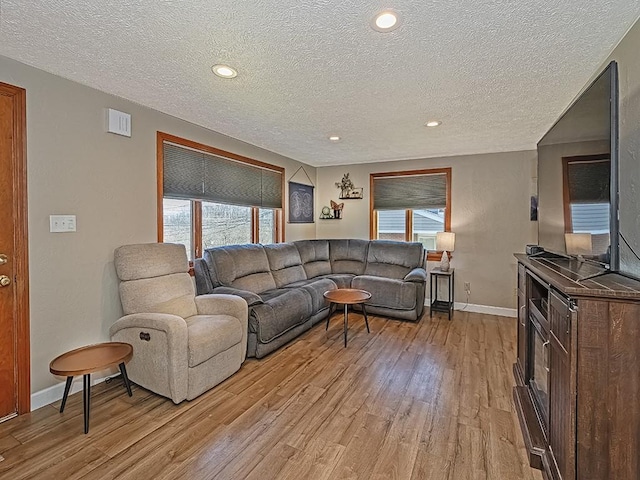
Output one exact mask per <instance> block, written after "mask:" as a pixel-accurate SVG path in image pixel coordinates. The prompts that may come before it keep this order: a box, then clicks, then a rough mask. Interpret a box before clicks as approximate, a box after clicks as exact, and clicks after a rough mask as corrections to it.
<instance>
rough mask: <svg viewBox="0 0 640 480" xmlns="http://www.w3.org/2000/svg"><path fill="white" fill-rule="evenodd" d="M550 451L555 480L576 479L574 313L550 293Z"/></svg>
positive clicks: (556, 296)
mask: <svg viewBox="0 0 640 480" xmlns="http://www.w3.org/2000/svg"><path fill="white" fill-rule="evenodd" d="M549 317H550V319H549V320H550V322H549V323H550V325H551V329H550V333H549V344H548V349H549V351H548V355H549V449H550V453H551V457H552V458H551V462H550V463H551V469H552V470H553V471H554V475H553V478H559V479H562V480H574V479H575V475H576V474H575V448H576V443H575V430H576V427H575V425H576V423H575V422H576V420H575V419H576V376H575V352H574V349H573V348H572V345H573V344H575V342H574V341H572V339H574V338H575V332H574V331H572V330H574V329H575V323H576V322H575V312H573V311H572V310H571V309H570V307H569V301H568V299H566V298H564V297H560V296H559V295H557V294H555V293H554V292H551V294H550V302H549Z"/></svg>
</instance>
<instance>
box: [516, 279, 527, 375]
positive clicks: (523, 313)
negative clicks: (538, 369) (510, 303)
mask: <svg viewBox="0 0 640 480" xmlns="http://www.w3.org/2000/svg"><path fill="white" fill-rule="evenodd" d="M527 330H528V329H527V297H526V296H525V294H524V292H520V291H518V369H519V370H520V376H521V378H522V381H523V382H526V379H527V378H528V373H527V345H528V343H527V342H528V340H529V339H528V335H527V333H528V331H527Z"/></svg>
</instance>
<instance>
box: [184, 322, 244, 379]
mask: <svg viewBox="0 0 640 480" xmlns="http://www.w3.org/2000/svg"><path fill="white" fill-rule="evenodd" d="M185 321H186V322H187V332H188V340H187V343H188V348H189V367H195V366H197V365H200V364H201V363H202V362H206V361H207V360H209V359H210V358H212V357H214V356H216V355H218V354H219V353H222V352H224V351H225V350H228V349H229V348H231V347H233V346H234V345H237V344H238V343H240V342H241V341H242V327H241V325H240V322H239V321H238V319H237V318H235V317H232V316H230V315H193V316H191V317H189V318H186V319H185Z"/></svg>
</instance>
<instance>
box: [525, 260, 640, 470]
mask: <svg viewBox="0 0 640 480" xmlns="http://www.w3.org/2000/svg"><path fill="white" fill-rule="evenodd" d="M516 258H517V259H518V355H517V360H516V363H515V364H514V366H513V371H514V376H515V380H516V387H514V399H515V404H516V410H517V413H518V417H519V419H520V425H521V427H522V433H523V437H524V440H525V444H526V446H527V449H528V451H529V459H530V463H531V466H533V467H535V468H539V469H541V470H543V472H544V475H545V478H547V479H562V480H575V479H580V480H583V479H602V480H605V479H616V480H623V479H625V480H626V479H629V480H631V479H634V480H636V479H639V478H640V454H639V453H638V452H640V282H639V281H636V280H633V279H630V278H627V277H625V276H622V275H620V274H616V273H608V272H606V271H604V270H603V271H602V272H597V271H595V272H594V273H593V274H594V275H596V276H595V277H593V278H590V279H586V280H580V278H585V277H588V276H591V272H589V271H588V268H595V267H590V266H588V265H586V266H585V265H583V264H582V263H580V264H579V265H576V264H577V261H573V262H569V261H568V260H566V259H545V258H529V257H527V256H526V255H521V254H516Z"/></svg>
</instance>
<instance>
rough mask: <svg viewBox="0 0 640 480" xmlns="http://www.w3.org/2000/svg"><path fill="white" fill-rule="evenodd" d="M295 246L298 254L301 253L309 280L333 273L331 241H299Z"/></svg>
mask: <svg viewBox="0 0 640 480" xmlns="http://www.w3.org/2000/svg"><path fill="white" fill-rule="evenodd" d="M293 244H294V245H295V246H296V248H297V249H298V253H300V259H301V260H302V266H303V267H304V271H305V272H306V274H307V278H314V277H319V276H321V275H328V274H330V273H331V262H330V260H329V240H298V241H295V242H293Z"/></svg>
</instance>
